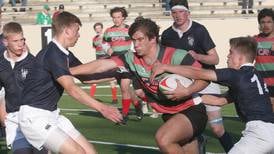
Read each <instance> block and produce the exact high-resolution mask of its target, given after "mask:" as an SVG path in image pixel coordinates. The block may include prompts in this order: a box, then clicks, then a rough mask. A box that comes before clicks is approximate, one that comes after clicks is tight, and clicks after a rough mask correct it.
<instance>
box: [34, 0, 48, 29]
mask: <svg viewBox="0 0 274 154" xmlns="http://www.w3.org/2000/svg"><path fill="white" fill-rule="evenodd" d="M49 10H50V8H49V6H48V5H47V4H45V5H44V6H43V11H41V12H39V13H37V15H36V24H38V25H50V24H51V23H52V20H51V16H50V13H49Z"/></svg>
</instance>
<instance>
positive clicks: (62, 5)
mask: <svg viewBox="0 0 274 154" xmlns="http://www.w3.org/2000/svg"><path fill="white" fill-rule="evenodd" d="M64 10H65V6H64V4H60V5H59V6H58V10H57V11H55V12H54V13H53V15H52V19H54V18H56V16H57V15H58V14H60V13H61V12H63V11H64Z"/></svg>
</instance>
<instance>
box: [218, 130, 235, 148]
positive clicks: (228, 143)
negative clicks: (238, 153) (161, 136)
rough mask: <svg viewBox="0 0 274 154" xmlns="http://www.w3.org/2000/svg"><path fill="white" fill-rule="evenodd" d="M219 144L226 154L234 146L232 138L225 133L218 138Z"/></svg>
mask: <svg viewBox="0 0 274 154" xmlns="http://www.w3.org/2000/svg"><path fill="white" fill-rule="evenodd" d="M218 139H219V142H220V143H221V145H222V146H223V148H224V150H225V152H226V153H227V152H228V151H229V150H230V149H231V148H232V147H233V145H234V143H233V142H232V138H231V136H230V135H229V134H228V133H227V132H225V133H224V134H223V135H222V136H221V137H219V138H218Z"/></svg>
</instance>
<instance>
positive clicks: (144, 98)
mask: <svg viewBox="0 0 274 154" xmlns="http://www.w3.org/2000/svg"><path fill="white" fill-rule="evenodd" d="M140 99H141V100H142V101H144V102H148V101H147V97H146V96H145V97H140Z"/></svg>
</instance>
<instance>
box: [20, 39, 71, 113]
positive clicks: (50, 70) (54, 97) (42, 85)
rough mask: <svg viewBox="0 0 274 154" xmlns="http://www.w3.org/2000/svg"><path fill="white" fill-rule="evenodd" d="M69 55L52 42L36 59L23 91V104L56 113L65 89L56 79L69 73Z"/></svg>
mask: <svg viewBox="0 0 274 154" xmlns="http://www.w3.org/2000/svg"><path fill="white" fill-rule="evenodd" d="M68 59H69V58H68V55H66V54H65V53H64V52H63V51H62V50H60V49H59V48H58V47H57V45H56V44H55V43H53V42H50V43H49V44H48V45H47V46H46V48H44V49H42V50H41V51H40V52H39V53H38V54H37V55H36V58H35V62H34V63H33V67H32V69H31V71H30V73H29V76H28V77H27V79H26V83H25V87H24V90H23V95H24V97H23V104H27V105H30V106H34V107H37V108H42V109H45V110H50V111H54V110H56V109H57V102H58V101H59V99H60V97H61V96H62V94H63V91H64V88H63V87H62V86H61V85H60V84H59V83H58V82H57V80H56V79H58V78H59V77H61V76H63V75H71V74H70V72H69V61H68Z"/></svg>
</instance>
